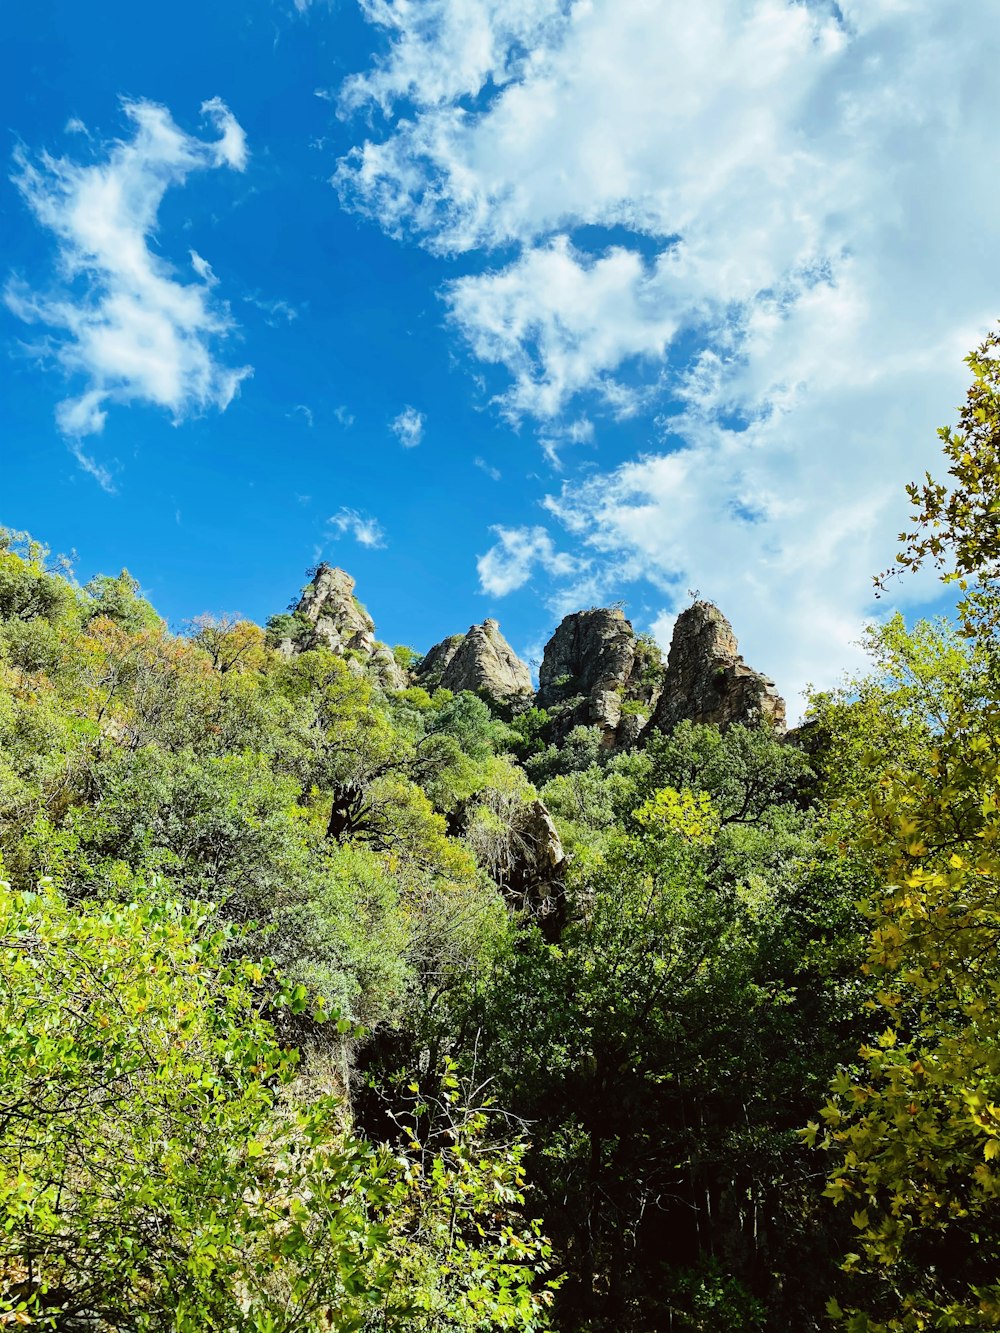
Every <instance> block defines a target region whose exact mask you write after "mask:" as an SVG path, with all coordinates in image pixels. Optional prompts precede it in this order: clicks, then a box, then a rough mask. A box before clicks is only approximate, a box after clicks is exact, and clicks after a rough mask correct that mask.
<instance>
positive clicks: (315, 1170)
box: [0, 339, 1000, 1333]
mask: <svg viewBox="0 0 1000 1333" xmlns="http://www.w3.org/2000/svg"><path fill="white" fill-rule="evenodd" d="M997 347H998V343H997V340H996V339H991V340H990V341H989V342H988V343H987V344H986V345H985V346H984V347H983V348H981V349H980V350H979V352H978V353H977V354H976V356H975V357H973V358H972V359H971V362H970V364H971V367H972V370H973V386H972V389H971V391H970V396H969V401H968V405H967V407H966V409H965V412H964V413H963V418H962V421H961V423H960V428H959V429H958V430H957V431H956V432H954V433H947V432H946V433H945V448H946V456H947V459H948V462H949V465H950V468H951V476H952V483H951V484H949V485H941V484H937V483H934V482H932V481H930V480H929V479H928V481H927V483H926V485H924V486H923V487H922V488H914V489H913V491H912V495H913V499H914V502H915V504H916V507H917V515H916V517H917V522H916V523H915V526H914V530H913V532H912V533H909V534H906V535H905V536H904V539H903V540H904V543H905V546H904V551H903V553H902V555H901V557H900V559H899V562H898V563H899V565H900V566H901V567H904V568H905V567H909V566H912V565H916V564H919V563H921V562H923V561H926V560H934V561H937V562H938V563H939V564H940V565H941V566H942V569H943V573H944V576H945V578H946V579H949V580H951V581H957V583H958V584H959V585H960V587H959V590H960V592H961V594H962V601H961V603H960V607H959V612H958V618H957V621H956V623H955V624H954V625H947V624H934V625H931V624H922V625H918V626H916V627H914V628H913V629H909V630H908V629H907V628H906V627H905V625H904V624H903V622H902V621H901V620H899V619H898V618H897V619H895V620H891V621H889V622H887V623H886V624H884V625H882V626H880V627H877V628H875V629H873V630H872V631H871V634H870V642H869V647H870V649H871V655H872V670H871V673H870V675H869V676H868V677H867V678H865V679H862V680H858V681H854V682H851V683H850V684H849V685H847V686H845V688H844V689H843V690H841V691H838V692H835V693H833V694H829V695H825V696H818V697H817V698H815V699H814V700H813V702H812V706H811V712H810V717H809V720H808V722H807V724H806V726H805V727H804V728H802V729H801V730H800V732H799V733H797V734H796V735H794V736H793V737H791V738H790V740H782V739H780V738H778V737H777V736H775V735H773V734H772V733H771V732H769V731H768V730H767V729H765V728H761V729H747V728H745V727H741V726H738V725H735V726H731V727H729V728H728V729H727V730H725V731H724V732H720V731H719V730H718V729H716V728H714V727H709V726H695V725H692V724H691V723H681V724H680V725H679V726H678V727H677V728H676V729H675V730H674V731H673V732H672V733H671V734H669V735H662V734H659V733H654V734H652V736H651V737H648V738H647V739H646V740H645V742H644V744H643V745H642V746H641V747H639V748H633V749H623V750H618V751H614V750H611V749H609V748H607V747H606V746H604V745H602V744H601V742H600V736H599V735H598V733H597V732H596V731H594V730H592V729H588V728H586V727H577V728H575V729H573V730H571V731H570V732H569V733H568V734H567V736H566V737H565V739H564V741H563V743H562V744H555V743H553V741H552V734H553V733H552V732H551V728H550V726H549V719H548V717H547V715H546V714H545V712H544V711H543V710H539V709H534V708H527V709H525V710H524V711H522V712H520V713H519V714H517V715H516V716H514V717H513V718H506V719H504V718H500V717H498V716H496V715H495V714H494V713H493V712H491V710H490V708H489V707H488V706H487V704H486V703H485V702H484V701H483V700H481V699H479V698H477V697H476V696H474V695H472V694H459V695H454V694H452V693H450V692H449V691H447V690H437V691H436V692H434V693H429V692H428V691H426V690H425V689H422V688H417V687H414V688H408V689H401V690H396V691H393V690H388V689H386V688H383V687H382V686H380V685H379V684H378V682H377V681H376V680H374V679H369V678H368V677H367V676H366V675H365V673H364V670H363V665H362V664H360V663H359V662H357V661H350V660H345V659H344V658H342V657H340V656H337V655H336V654H334V653H332V652H330V651H328V650H326V649H323V648H308V649H307V650H306V651H301V652H295V653H292V654H290V655H286V654H285V653H283V652H282V651H280V650H279V649H278V648H277V647H275V646H274V645H275V643H276V642H277V640H276V639H275V636H274V635H273V634H272V635H271V636H270V639H269V638H268V636H266V635H265V632H264V631H263V630H261V629H260V628H258V627H257V626H255V625H252V624H250V623H248V622H246V621H240V620H234V619H232V618H229V619H226V618H223V619H213V618H210V617H203V618H201V619H200V620H199V621H197V622H194V623H193V624H192V625H191V626H190V628H189V631H188V632H187V633H185V634H180V635H177V634H171V633H170V632H168V630H167V628H166V626H165V625H164V624H163V622H162V621H161V620H160V619H159V617H158V616H157V615H156V613H155V611H154V610H153V609H152V608H151V607H150V606H149V605H148V604H147V603H146V602H145V601H144V600H143V599H142V598H141V597H140V596H139V594H138V589H137V585H136V584H135V582H134V581H133V580H132V579H130V578H129V576H128V575H127V574H125V573H123V574H121V575H120V576H119V577H118V578H99V579H95V580H93V581H92V582H91V583H90V584H88V585H87V586H86V587H83V588H81V587H78V586H77V585H76V583H75V582H74V581H73V578H72V571H71V570H70V569H69V568H68V566H66V565H65V563H61V562H58V561H55V562H53V561H51V560H50V558H49V555H48V553H47V552H46V551H45V549H44V548H43V547H41V546H40V545H38V544H37V543H34V542H32V541H30V540H29V539H28V538H26V537H23V536H19V535H18V534H14V533H6V534H5V535H4V536H3V537H2V538H0V872H2V873H0V879H2V880H3V889H2V892H0V1223H2V1225H0V1323H4V1324H8V1325H12V1326H18V1325H20V1326H27V1327H36V1328H40V1329H44V1328H48V1329H53V1330H66V1333H71V1331H72V1330H83V1329H91V1330H93V1329H107V1330H122V1331H123V1333H124V1331H125V1330H149V1331H150V1333H152V1331H154V1330H195V1329H198V1330H203V1329H207V1330H220V1331H221V1330H234V1333H235V1330H237V1329H240V1330H242V1329H255V1330H258V1333H278V1331H279V1330H280V1331H281V1333H292V1330H296V1331H298V1330H301V1331H302V1333H312V1331H313V1330H315V1331H316V1333H318V1331H319V1330H323V1329H330V1330H334V1329H335V1330H349V1329H357V1330H366V1331H370V1333H375V1331H376V1330H394V1329H399V1330H427V1331H430V1330H448V1329H456V1330H457V1329H463V1330H482V1333H487V1331H488V1330H499V1329H519V1330H526V1331H527V1330H536V1329H538V1330H540V1329H543V1328H547V1327H554V1328H556V1329H560V1330H564V1331H565V1333H584V1331H585V1330H589V1331H590V1333H651V1331H652V1330H659V1329H672V1330H678V1331H680V1330H691V1331H694V1330H698V1331H700V1333H730V1331H731V1333H736V1331H737V1330H739V1331H740V1333H752V1331H753V1330H758V1331H759V1333H764V1331H765V1330H766V1331H769V1333H778V1331H779V1330H781V1331H782V1333H784V1331H785V1330H789V1329H794V1330H809V1329H816V1330H818V1329H821V1328H824V1327H831V1326H834V1325H836V1324H837V1323H840V1324H841V1325H842V1326H844V1327H845V1328H847V1329H848V1330H851V1333H865V1331H866V1330H867V1331H868V1333H882V1331H883V1330H890V1329H893V1330H905V1331H907V1333H918V1331H920V1330H931V1329H945V1328H958V1327H961V1328H979V1329H995V1328H996V1327H998V1325H1000V1272H998V1264H1000V1216H998V1207H1000V1204H998V1200H1000V1025H998V1022H997V1014H998V1012H1000V1006H998V1001H1000V969H998V964H997V956H998V955H997V943H998V931H1000V909H998V907H997V891H996V885H997V881H998V875H1000V864H998V851H997V847H998V829H1000V817H998V811H1000V786H998V774H1000V769H998V760H997V754H998V752H1000V731H998V717H1000V709H998V702H997V701H998V699H1000V677H998V649H997V626H998V624H1000V600H998V597H997V591H996V581H995V579H996V570H997V568H998V567H1000V566H998V560H1000V539H998V537H997V525H996V521H995V519H996V514H997V512H998V511H1000V462H998V455H997V442H998V440H1000V396H998V389H1000V375H998V373H997V361H996V360H995V356H996V351H997ZM411 656H412V655H411V654H409V653H408V652H406V651H400V652H399V653H397V661H398V662H399V663H401V664H405V662H406V661H408V660H410V657H411ZM539 796H541V798H542V799H543V800H544V802H545V804H546V806H547V808H548V810H549V811H550V812H551V814H552V816H553V817H554V819H555V820H556V823H557V825H558V828H559V831H560V834H561V837H562V840H563V845H564V847H565V848H566V849H567V851H568V852H569V854H570V855H569V859H568V862H567V868H566V870H565V876H564V878H565V883H564V887H563V893H562V897H561V898H559V899H558V900H554V899H553V898H552V897H551V895H548V896H533V895H532V894H531V893H527V892H521V891H518V892H514V891H513V890H512V885H513V884H514V883H515V880H516V877H515V876H514V875H513V873H512V871H511V867H512V866H513V865H514V864H515V863H516V862H517V860H518V858H519V857H520V856H521V855H522V854H523V851H524V847H523V827H524V824H523V820H524V818H525V812H526V811H529V810H532V809H534V808H535V807H534V802H535V801H536V799H537V797H539ZM517 882H518V883H520V881H517ZM522 887H523V884H522Z"/></svg>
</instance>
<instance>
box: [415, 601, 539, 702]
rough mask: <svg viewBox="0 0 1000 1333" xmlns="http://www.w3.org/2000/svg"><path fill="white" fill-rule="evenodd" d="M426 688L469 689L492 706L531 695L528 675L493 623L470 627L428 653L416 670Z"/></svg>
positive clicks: (445, 640)
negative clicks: (488, 701)
mask: <svg viewBox="0 0 1000 1333" xmlns="http://www.w3.org/2000/svg"><path fill="white" fill-rule="evenodd" d="M417 679H418V680H419V682H420V683H421V684H422V685H424V686H426V687H427V688H429V689H437V688H439V687H441V688H443V689H446V690H454V691H455V693H456V694H457V693H459V692H460V691H461V690H471V691H473V693H475V694H482V695H485V696H486V697H487V698H489V699H492V700H493V701H494V702H495V703H500V704H510V703H513V702H515V701H516V700H517V699H526V698H528V697H529V696H530V695H531V693H532V689H533V687H532V683H531V672H530V671H529V670H528V665H527V663H526V662H522V661H521V659H520V658H519V657H518V656H517V654H516V653H515V652H514V650H513V648H511V646H510V644H509V643H508V642H507V640H506V639H505V638H504V636H503V635H502V634H501V633H500V626H499V625H498V624H497V622H496V621H495V620H484V621H483V623H482V624H481V625H472V626H470V628H469V631H468V633H467V634H454V635H452V637H451V638H450V639H444V640H442V642H441V643H437V644H435V645H434V647H433V648H432V649H431V650H430V652H429V653H428V654H427V656H426V657H425V658H424V660H423V661H422V662H421V664H420V667H419V668H418V671H417Z"/></svg>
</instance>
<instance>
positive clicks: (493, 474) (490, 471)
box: [472, 457, 503, 481]
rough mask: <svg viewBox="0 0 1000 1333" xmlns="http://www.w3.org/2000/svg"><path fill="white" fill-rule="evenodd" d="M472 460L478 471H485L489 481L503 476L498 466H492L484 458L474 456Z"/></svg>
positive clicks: (497, 479)
mask: <svg viewBox="0 0 1000 1333" xmlns="http://www.w3.org/2000/svg"><path fill="white" fill-rule="evenodd" d="M472 461H473V463H474V464H475V466H476V467H477V468H479V471H480V472H485V473H486V475H487V476H488V477H489V479H490V481H499V480H500V478H501V477H502V476H503V473H502V472H501V471H500V469H499V468H498V467H494V466H493V465H492V464H491V463H487V461H486V459H485V458H478V457H477V458H474V459H473V460H472Z"/></svg>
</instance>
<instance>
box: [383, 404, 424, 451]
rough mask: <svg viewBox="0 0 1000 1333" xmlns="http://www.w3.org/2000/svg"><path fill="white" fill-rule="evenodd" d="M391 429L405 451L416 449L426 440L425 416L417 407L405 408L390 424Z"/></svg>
mask: <svg viewBox="0 0 1000 1333" xmlns="http://www.w3.org/2000/svg"><path fill="white" fill-rule="evenodd" d="M389 429H390V430H391V431H392V433H393V434H394V435H395V436H396V438H397V439H398V440H399V442H400V444H401V445H402V446H403V448H404V449H415V448H416V447H417V445H418V444H419V443H420V441H421V440H422V439H423V438H424V414H423V412H418V411H417V409H416V408H415V407H404V408H403V410H402V412H400V414H399V415H398V416H397V417H394V418H393V420H392V421H390V422H389Z"/></svg>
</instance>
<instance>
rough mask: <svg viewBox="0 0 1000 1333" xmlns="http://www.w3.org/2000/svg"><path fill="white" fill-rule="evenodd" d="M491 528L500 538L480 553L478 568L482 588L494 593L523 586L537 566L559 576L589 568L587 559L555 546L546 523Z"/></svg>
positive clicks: (574, 573)
mask: <svg viewBox="0 0 1000 1333" xmlns="http://www.w3.org/2000/svg"><path fill="white" fill-rule="evenodd" d="M490 531H491V532H493V533H495V534H496V537H497V540H496V542H495V543H494V545H493V546H491V547H490V549H489V550H488V551H487V552H486V554H485V555H481V556H480V557H479V559H478V560H477V561H476V568H477V570H478V572H479V586H480V588H481V589H482V591H483V592H487V593H491V594H492V595H493V596H494V597H506V595H507V594H508V593H511V592H515V591H516V590H517V589H518V588H523V587H524V585H525V584H526V583H527V582H528V580H529V579H530V578H531V576H532V574H533V573H534V572H535V569H536V568H540V569H542V570H543V571H544V572H545V573H546V574H548V575H550V576H553V577H556V578H569V577H572V576H576V575H579V574H581V573H582V572H583V571H584V570H585V568H586V564H587V562H586V561H584V560H580V559H578V558H577V557H575V556H572V555H569V554H568V553H567V552H565V551H558V550H556V546H555V543H554V542H553V540H552V537H551V536H550V534H549V533H548V532H547V531H546V530H545V528H543V527H537V526H536V527H520V528H504V527H494V528H491V529H490Z"/></svg>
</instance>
